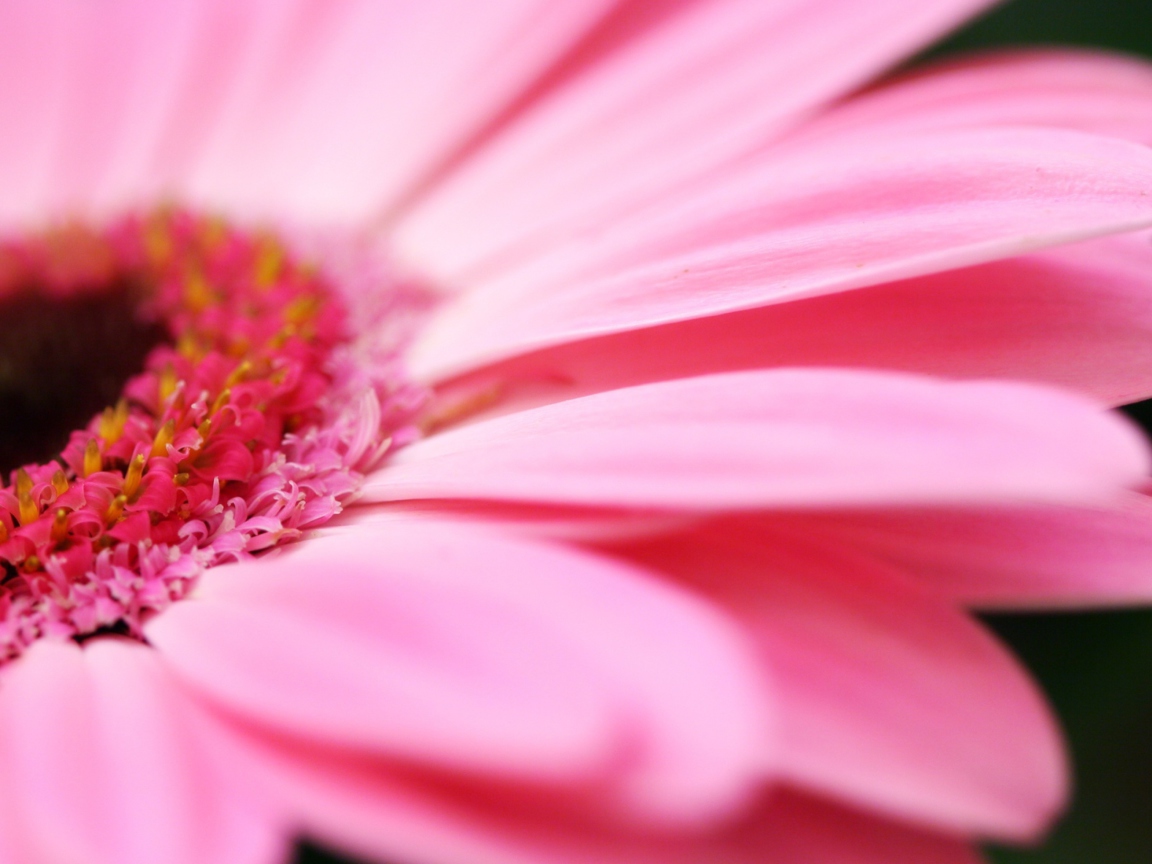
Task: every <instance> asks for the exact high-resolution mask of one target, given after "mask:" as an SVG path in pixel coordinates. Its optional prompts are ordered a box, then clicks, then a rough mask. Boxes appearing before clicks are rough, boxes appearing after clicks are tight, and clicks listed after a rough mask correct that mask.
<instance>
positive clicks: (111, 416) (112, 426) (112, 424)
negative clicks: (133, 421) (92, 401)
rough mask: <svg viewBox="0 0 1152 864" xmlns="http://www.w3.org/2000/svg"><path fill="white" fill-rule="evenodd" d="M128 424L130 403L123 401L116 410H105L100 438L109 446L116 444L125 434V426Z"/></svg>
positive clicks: (101, 416)
mask: <svg viewBox="0 0 1152 864" xmlns="http://www.w3.org/2000/svg"><path fill="white" fill-rule="evenodd" d="M127 422H128V401H127V400H125V399H121V400H120V401H119V402H117V403H116V407H115V408H105V409H104V413H103V414H101V415H100V424H99V427H98V428H99V430H100V437H101V438H103V439H104V441H105V443H107V444H115V443H116V442H117V441H119V440H120V436H121V435H123V434H124V424H125V423H127Z"/></svg>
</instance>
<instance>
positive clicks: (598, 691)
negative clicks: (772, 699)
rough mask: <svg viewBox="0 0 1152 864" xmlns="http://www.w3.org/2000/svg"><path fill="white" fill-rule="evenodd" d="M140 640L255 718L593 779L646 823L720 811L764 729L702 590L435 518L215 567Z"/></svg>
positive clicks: (331, 742)
mask: <svg viewBox="0 0 1152 864" xmlns="http://www.w3.org/2000/svg"><path fill="white" fill-rule="evenodd" d="M269 565H271V566H269ZM148 636H149V639H150V640H151V641H152V642H153V643H154V644H155V645H156V646H157V647H158V648H159V649H160V650H161V651H162V652H163V654H164V656H165V658H166V661H167V662H168V663H169V664H170V665H171V666H172V667H173V668H174V669H176V670H177V672H178V673H179V674H180V675H181V676H182V677H183V678H184V679H185V680H187V681H188V683H189V684H190V686H192V687H193V688H194V689H195V690H197V691H199V692H202V693H204V694H205V695H206V696H207V697H208V698H210V699H211V700H212V701H214V702H216V703H218V704H221V705H223V706H225V707H226V708H227V709H228V710H229V711H231V712H233V713H236V714H238V715H239V716H241V717H244V718H248V719H249V720H250V721H252V722H256V723H259V724H260V725H262V726H266V727H269V728H271V729H275V730H280V732H282V733H284V734H288V735H291V736H295V737H297V738H299V739H302V740H307V741H311V742H315V743H316V744H326V745H328V746H331V747H336V748H344V749H348V748H357V749H358V750H359V751H360V752H362V753H364V754H366V755H368V754H375V756H376V757H377V758H379V757H390V758H394V759H399V760H401V761H402V762H408V763H413V764H430V765H432V766H440V768H447V769H453V770H458V771H465V772H481V773H487V774H489V775H493V776H496V777H499V776H504V777H506V778H509V779H520V780H533V781H535V782H551V783H560V782H563V783H568V784H573V783H575V784H577V785H581V784H583V785H594V784H603V783H606V782H607V783H608V789H609V790H610V791H607V792H605V793H604V797H605V798H606V800H614V801H616V804H615V806H617V807H620V808H624V809H626V810H629V811H632V810H634V811H636V813H637V814H639V815H643V816H645V818H659V819H676V820H689V821H691V820H693V819H704V818H711V817H713V816H714V815H715V813H716V812H723V811H724V810H725V809H726V808H728V807H730V806H732V805H733V804H734V803H736V802H738V801H739V800H740V799H741V797H742V796H743V795H744V794H745V793H746V792H747V790H748V785H749V784H750V783H751V782H752V778H753V777H754V776H755V775H756V773H757V768H756V763H757V762H758V759H759V757H756V756H754V754H757V753H759V752H760V751H761V750H762V749H763V746H764V741H765V740H766V738H769V739H770V729H771V727H770V717H769V715H768V713H767V711H768V708H767V707H766V705H767V703H766V701H765V700H766V699H767V698H768V697H767V696H766V694H765V692H764V690H763V684H762V682H761V680H760V678H759V676H758V674H757V673H756V671H755V668H754V666H753V663H752V661H751V659H750V656H749V655H748V654H746V652H745V648H744V646H743V643H742V641H741V637H740V636H739V633H738V631H737V629H736V627H735V625H733V624H732V623H730V622H727V621H726V620H725V619H724V618H723V617H722V616H721V615H719V614H718V613H717V612H716V611H715V610H712V609H711V608H710V607H709V605H708V604H707V603H705V602H704V601H702V600H698V599H694V598H693V597H692V596H691V595H689V594H687V593H686V592H682V591H677V590H675V589H673V588H671V587H670V586H666V585H663V584H661V582H660V581H659V580H657V579H655V578H654V577H651V576H649V575H647V574H644V573H643V572H639V571H637V570H636V569H634V568H629V567H627V566H625V565H622V564H618V563H612V562H611V561H608V560H604V559H600V558H595V557H590V556H588V555H587V554H581V553H578V552H576V551H571V550H564V549H562V548H559V547H555V546H551V545H542V544H535V543H530V542H527V541H524V540H517V539H514V538H511V537H502V536H501V535H500V534H499V533H498V532H496V531H481V530H477V529H475V528H469V527H468V526H466V525H463V524H457V523H452V522H435V521H433V522H427V521H417V520H412V519H408V520H403V521H398V522H393V523H389V524H378V525H374V526H371V527H369V528H367V529H363V530H359V531H351V532H344V533H341V534H339V535H334V536H331V537H329V538H326V539H320V540H316V541H314V542H312V543H309V544H308V545H307V546H306V547H305V548H301V549H299V550H294V551H293V552H291V553H289V554H286V555H284V556H283V557H281V558H279V559H276V560H275V562H274V563H273V562H259V563H256V564H251V565H241V566H236V567H229V568H227V569H219V570H216V571H212V572H211V573H209V574H208V575H207V576H206V577H205V578H204V580H203V583H202V585H201V587H200V588H199V589H198V597H197V599H194V600H189V601H187V602H184V603H182V604H179V605H177V606H175V607H173V608H172V609H170V610H168V611H167V612H166V613H165V614H164V615H162V616H161V617H159V618H158V619H156V620H155V621H154V622H152V623H151V624H150V625H149V626H148ZM609 781H610V782H609Z"/></svg>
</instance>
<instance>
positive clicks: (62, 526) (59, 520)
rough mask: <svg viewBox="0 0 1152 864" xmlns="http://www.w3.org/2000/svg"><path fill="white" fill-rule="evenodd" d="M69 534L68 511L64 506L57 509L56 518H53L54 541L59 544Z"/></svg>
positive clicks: (52, 536)
mask: <svg viewBox="0 0 1152 864" xmlns="http://www.w3.org/2000/svg"><path fill="white" fill-rule="evenodd" d="M67 536H68V511H67V510H65V509H64V508H63V507H60V508H58V509H57V510H56V518H55V519H53V520H52V534H51V538H52V543H53V544H55V545H57V546H59V545H60V544H61V543H63V542H64V538H66V537H67Z"/></svg>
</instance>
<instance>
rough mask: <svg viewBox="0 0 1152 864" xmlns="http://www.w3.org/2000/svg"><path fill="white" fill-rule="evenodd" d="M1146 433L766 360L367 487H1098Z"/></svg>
mask: <svg viewBox="0 0 1152 864" xmlns="http://www.w3.org/2000/svg"><path fill="white" fill-rule="evenodd" d="M1146 465H1147V456H1146V452H1145V445H1144V443H1143V440H1142V438H1141V437H1140V435H1139V434H1138V432H1136V431H1135V429H1133V428H1131V427H1129V426H1128V425H1127V424H1126V423H1124V422H1122V421H1120V420H1119V419H1118V418H1114V417H1111V416H1107V415H1105V414H1104V413H1103V412H1101V411H1100V410H1099V409H1098V408H1097V407H1095V406H1094V405H1091V404H1089V403H1087V402H1084V401H1081V400H1080V399H1079V398H1076V397H1072V396H1069V395H1066V394H1063V393H1059V392H1056V391H1048V390H1044V389H1040V388H1035V387H1032V386H1029V385H1020V384H1011V383H996V382H979V383H944V382H939V381H934V380H931V379H923V378H917V377H913V376H908V375H899V374H895V373H876V372H856V371H842V370H790V369H782V370H767V371H755V372H733V373H726V374H722V375H712V376H702V377H700V378H691V379H680V380H676V381H667V382H661V383H658V384H649V385H644V386H640V387H630V388H625V389H622V390H614V391H610V392H607V393H599V394H595V395H592V396H586V397H583V398H580V399H573V400H570V401H567V402H560V403H555V404H552V405H548V406H545V407H542V408H535V409H531V410H527V411H521V412H518V413H515V414H510V415H506V416H502V417H497V418H495V419H492V420H486V421H480V422H476V423H474V424H472V425H469V426H464V427H461V428H457V429H453V430H449V431H447V432H444V433H441V434H438V435H434V436H432V437H430V438H427V439H425V440H423V441H419V442H417V443H415V444H413V445H410V446H409V447H407V448H404V449H403V450H401V451H399V452H398V453H397V455H396V456H395V457H394V458H393V460H392V461H391V462H390V463H389V464H388V465H387V466H386V467H385V468H384V469H382V470H381V471H378V472H377V473H376V474H374V475H372V476H371V477H369V478H368V480H367V483H366V485H365V487H364V490H363V492H364V500H365V501H369V502H373V501H375V502H379V501H397V500H404V499H422V498H423V499H430V498H431V499H434V498H462V499H492V500H497V501H540V502H554V503H559V504H565V503H572V504H577V503H578V504H587V505H604V506H633V507H649V508H665V509H667V508H679V509H688V510H693V511H700V510H714V509H731V508H761V507H766V506H805V507H811V506H821V507H826V506H835V505H844V504H852V505H859V504H877V503H883V502H889V503H902V504H903V503H914V502H918V503H927V502H961V501H997V500H1001V501H1008V500H1013V499H1031V500H1038V499H1041V500H1042V499H1052V498H1055V499H1067V498H1068V497H1077V496H1082V495H1099V494H1101V493H1103V492H1105V491H1106V490H1109V489H1111V488H1114V487H1115V485H1120V484H1135V483H1137V482H1139V481H1140V480H1141V479H1142V477H1143V475H1144V474H1145V472H1146Z"/></svg>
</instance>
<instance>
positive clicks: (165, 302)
mask: <svg viewBox="0 0 1152 864" xmlns="http://www.w3.org/2000/svg"><path fill="white" fill-rule="evenodd" d="M344 299H346V298H344V297H341V295H340V293H339V292H338V291H337V290H336V288H335V287H334V285H333V284H331V283H330V282H329V281H328V280H327V279H326V278H325V277H324V276H322V275H321V274H320V273H319V271H318V270H317V269H316V268H314V267H311V266H309V265H307V264H304V263H301V262H300V261H298V260H296V259H295V258H294V257H293V256H292V255H290V254H289V252H288V250H287V248H286V247H285V246H284V245H283V244H282V243H281V242H279V241H278V240H277V239H276V238H274V237H273V236H271V235H268V234H265V233H249V232H244V231H240V230H238V229H236V228H233V227H231V226H229V225H227V224H226V223H224V222H221V221H219V220H215V219H210V218H206V217H202V216H197V215H193V214H189V213H186V212H183V211H164V212H160V213H156V214H152V215H149V216H145V217H129V218H126V219H123V220H120V221H118V222H115V223H113V224H111V225H109V226H106V227H103V228H100V229H92V228H86V227H83V226H76V225H70V226H67V227H64V228H57V229H53V230H52V231H49V232H46V233H43V234H40V235H36V236H32V237H25V238H21V239H20V240H18V241H14V242H9V243H7V244H0V411H3V412H4V415H3V416H4V418H5V422H4V430H5V431H4V433H3V438H2V439H0V465H2V467H3V469H4V470H5V472H6V474H7V476H8V478H9V483H8V484H7V485H6V486H4V487H3V488H0V568H2V571H0V577H2V581H0V659H6V658H11V657H14V656H16V655H18V654H19V653H20V652H21V651H22V650H23V648H25V647H26V646H27V645H28V644H30V643H31V642H32V641H34V640H35V639H38V638H41V637H43V636H56V637H72V638H81V637H83V636H85V635H88V634H91V633H95V632H100V631H103V630H107V629H113V630H116V631H118V632H126V633H129V634H138V633H139V632H140V627H141V625H142V623H143V621H144V620H145V619H146V618H147V616H148V615H150V614H152V613H153V612H155V611H157V610H159V609H162V608H163V607H164V606H166V605H167V604H169V603H171V602H172V601H173V600H176V599H179V598H180V597H182V596H184V595H185V594H186V593H187V592H188V591H189V590H190V588H191V587H192V585H193V584H194V582H195V579H196V577H197V576H198V575H199V573H200V571H201V570H202V569H203V568H204V567H206V566H211V565H213V564H216V563H221V562H223V561H228V560H235V559H238V558H242V557H246V556H249V555H252V554H254V553H258V552H259V551H261V550H263V549H267V548H268V547H270V546H272V545H275V544H276V543H279V542H281V541H283V540H287V539H292V538H295V537H298V536H299V535H300V534H301V532H302V531H304V530H306V529H308V528H310V527H313V526H316V525H319V524H321V523H322V522H324V521H325V520H327V519H328V518H330V517H331V516H333V515H334V514H336V513H337V512H339V510H340V507H341V502H342V500H344V499H345V498H346V497H347V496H348V495H349V494H350V493H351V492H353V491H354V490H355V488H356V487H357V485H358V483H359V481H360V479H361V473H360V472H362V471H363V470H366V469H367V468H369V467H371V466H372V464H374V463H375V462H377V461H379V459H380V458H381V457H382V456H383V453H384V451H385V450H386V449H387V448H388V446H389V441H390V440H391V438H390V437H389V436H392V435H403V434H404V430H405V429H407V428H408V427H409V424H410V417H411V411H408V410H406V406H407V405H408V404H410V403H411V404H413V407H414V402H413V400H412V399H411V398H410V395H406V388H405V385H403V384H397V383H396V380H397V379H396V377H395V374H394V373H393V371H392V370H391V369H390V368H389V367H388V364H387V363H386V362H384V363H382V362H381V361H380V354H379V351H376V353H375V354H373V352H372V351H371V350H365V346H364V345H362V344H358V337H359V336H361V335H365V334H364V333H361V334H358V333H357V332H355V328H354V327H353V325H352V323H351V319H352V316H349V315H348V313H347V311H346V309H345V304H344V302H343V300H344ZM365 333H367V334H368V335H370V332H369V331H365ZM359 341H360V342H363V339H360V340H359ZM368 347H369V348H371V347H376V348H379V346H378V345H377V346H368ZM366 358H368V359H366ZM37 460H38V461H37Z"/></svg>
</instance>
